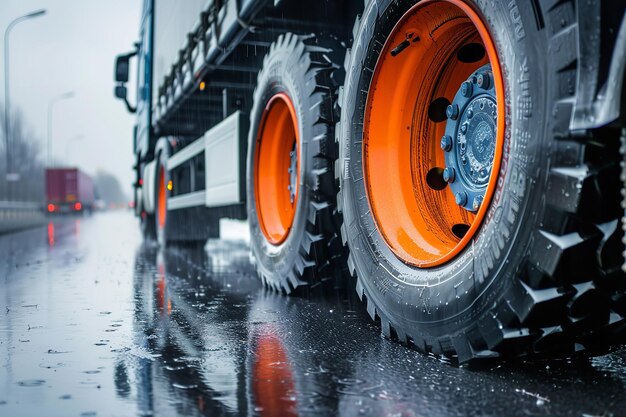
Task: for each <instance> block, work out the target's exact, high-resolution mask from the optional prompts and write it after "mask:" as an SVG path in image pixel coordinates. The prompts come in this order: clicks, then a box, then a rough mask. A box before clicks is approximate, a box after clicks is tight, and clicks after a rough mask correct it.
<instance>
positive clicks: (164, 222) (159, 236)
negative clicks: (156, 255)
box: [154, 146, 170, 247]
mask: <svg viewBox="0 0 626 417" xmlns="http://www.w3.org/2000/svg"><path fill="white" fill-rule="evenodd" d="M168 157H169V149H168V147H167V146H163V147H161V149H160V150H159V151H158V152H157V164H156V171H155V181H154V229H155V231H156V240H157V242H158V243H159V245H160V246H161V247H165V246H166V245H167V242H168V233H167V232H168V217H169V216H168V213H167V200H168V198H169V190H168V184H169V182H170V173H169V170H168V169H167V159H168Z"/></svg>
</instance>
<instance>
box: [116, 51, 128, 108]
mask: <svg viewBox="0 0 626 417" xmlns="http://www.w3.org/2000/svg"><path fill="white" fill-rule="evenodd" d="M131 56H132V55H128V54H125V55H118V57H117V59H116V60H115V81H117V82H118V83H125V82H128V73H129V70H130V57H131ZM118 97H119V96H118Z"/></svg>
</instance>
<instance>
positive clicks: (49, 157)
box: [46, 91, 74, 167]
mask: <svg viewBox="0 0 626 417" xmlns="http://www.w3.org/2000/svg"><path fill="white" fill-rule="evenodd" d="M72 97H74V92H73V91H68V92H65V93H63V94H59V95H58V96H55V97H53V98H52V100H50V102H49V103H48V138H47V151H46V166H48V167H49V166H50V164H51V162H52V108H53V107H54V105H55V104H56V103H58V102H59V101H61V100H67V99H69V98H72Z"/></svg>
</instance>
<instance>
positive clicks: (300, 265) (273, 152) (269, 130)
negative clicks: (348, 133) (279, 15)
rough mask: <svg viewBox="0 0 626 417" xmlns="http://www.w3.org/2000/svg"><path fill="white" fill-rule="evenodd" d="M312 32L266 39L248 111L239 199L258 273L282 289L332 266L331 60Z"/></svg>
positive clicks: (320, 277)
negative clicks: (243, 194)
mask: <svg viewBox="0 0 626 417" xmlns="http://www.w3.org/2000/svg"><path fill="white" fill-rule="evenodd" d="M331 53H332V50H331V49H330V48H327V47H325V46H322V45H321V44H320V43H319V41H318V40H317V39H316V38H315V37H313V36H306V37H304V36H297V35H294V34H291V33H288V34H286V35H284V36H282V35H281V36H280V37H279V38H278V40H277V41H276V42H275V43H273V44H272V46H271V47H270V51H269V52H268V54H267V56H266V57H265V59H264V62H263V69H262V70H261V72H260V73H259V77H258V83H257V88H256V90H255V93H254V104H253V108H252V111H251V116H250V125H251V128H250V136H249V146H248V170H247V172H248V182H247V193H248V196H247V197H248V198H247V203H248V210H249V216H248V218H249V224H250V231H251V247H252V252H253V254H254V257H255V259H256V266H257V270H258V273H259V276H260V277H261V279H262V280H263V282H264V283H265V284H266V285H267V286H269V287H271V288H274V289H276V290H280V291H283V292H285V293H290V292H291V291H293V290H294V289H296V288H299V287H302V286H314V285H317V284H319V283H321V282H322V281H324V280H326V279H328V278H331V277H332V276H333V274H334V273H337V272H338V269H337V268H333V263H334V260H335V259H336V258H338V257H339V256H340V255H341V253H342V250H341V244H340V241H339V238H338V236H337V231H338V227H337V226H336V223H335V216H336V211H335V204H334V195H335V193H336V188H335V182H334V177H333V175H332V170H331V168H332V163H333V161H334V160H335V159H336V152H335V142H334V134H333V128H334V117H333V111H334V101H335V84H334V81H333V79H332V75H333V73H334V72H335V70H336V69H337V66H336V65H334V64H333V63H332V61H331V60H330V58H329V56H330V54H331Z"/></svg>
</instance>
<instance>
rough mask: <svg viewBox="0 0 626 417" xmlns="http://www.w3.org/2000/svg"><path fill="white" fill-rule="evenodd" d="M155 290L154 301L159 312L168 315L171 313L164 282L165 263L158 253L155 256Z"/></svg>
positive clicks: (170, 301) (169, 300) (170, 304)
mask: <svg viewBox="0 0 626 417" xmlns="http://www.w3.org/2000/svg"><path fill="white" fill-rule="evenodd" d="M156 275H157V276H156V277H157V283H156V284H157V291H156V299H157V300H156V301H157V308H158V309H159V311H160V312H161V315H165V314H166V313H167V315H168V316H169V315H170V314H172V300H171V299H170V298H169V297H168V296H167V286H166V283H165V263H164V262H163V256H162V255H161V254H159V256H157V274H156Z"/></svg>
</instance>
